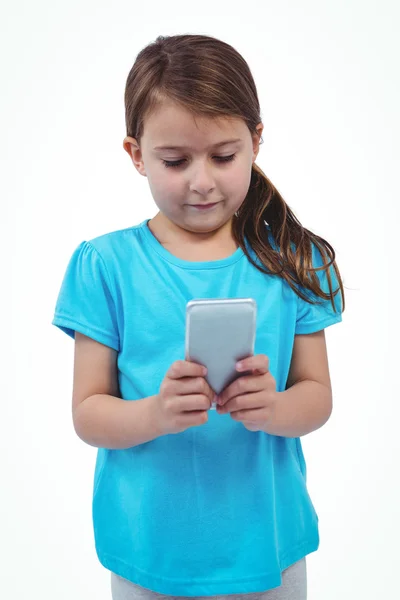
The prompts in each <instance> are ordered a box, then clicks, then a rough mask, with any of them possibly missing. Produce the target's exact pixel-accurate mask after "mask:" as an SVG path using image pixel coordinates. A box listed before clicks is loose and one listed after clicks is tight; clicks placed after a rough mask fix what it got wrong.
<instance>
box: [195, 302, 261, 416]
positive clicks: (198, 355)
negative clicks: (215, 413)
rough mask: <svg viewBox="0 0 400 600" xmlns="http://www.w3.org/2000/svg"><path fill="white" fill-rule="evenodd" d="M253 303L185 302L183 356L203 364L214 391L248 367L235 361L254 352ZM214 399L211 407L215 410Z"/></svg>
mask: <svg viewBox="0 0 400 600" xmlns="http://www.w3.org/2000/svg"><path fill="white" fill-rule="evenodd" d="M256 317H257V304H256V301H255V300H254V299H253V298H215V299H214V298H211V299H209V298H207V299H204V300H203V299H198V300H197V299H196V300H190V302H188V303H187V305H186V334H185V359H186V360H190V361H192V362H196V363H199V364H201V365H204V366H205V367H207V375H206V376H205V379H206V380H207V382H208V383H209V385H210V387H211V388H212V389H213V390H214V391H215V393H216V394H219V393H220V392H222V391H223V390H224V389H225V388H226V387H227V386H228V385H230V384H231V383H232V382H233V381H235V379H237V378H238V377H241V376H242V375H247V374H249V373H250V372H251V371H243V372H240V373H239V372H238V371H236V363H237V362H238V361H239V360H241V359H243V358H247V357H248V356H253V355H254V344H255V337H256ZM215 406H216V404H215V402H213V403H212V406H211V408H212V409H214V410H215Z"/></svg>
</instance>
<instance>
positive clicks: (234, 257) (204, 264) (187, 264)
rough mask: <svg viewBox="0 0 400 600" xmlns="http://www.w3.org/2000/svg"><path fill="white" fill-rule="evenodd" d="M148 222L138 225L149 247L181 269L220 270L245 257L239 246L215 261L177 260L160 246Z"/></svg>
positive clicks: (147, 220) (146, 220)
mask: <svg viewBox="0 0 400 600" xmlns="http://www.w3.org/2000/svg"><path fill="white" fill-rule="evenodd" d="M149 221H150V219H145V220H144V221H143V222H142V223H141V224H140V228H141V231H142V232H143V235H144V237H145V239H146V241H147V242H148V243H149V244H150V245H151V247H152V248H153V250H155V251H156V252H157V254H158V255H159V256H161V258H163V259H164V260H166V261H167V262H170V263H172V264H174V265H176V266H178V267H181V268H183V269H220V268H221V267H228V266H229V265H232V264H234V263H235V262H237V261H238V260H240V259H241V258H243V256H244V255H245V254H244V252H243V250H242V248H241V247H240V246H239V247H238V248H237V249H236V250H235V252H234V253H233V254H231V255H230V256H227V257H225V258H219V259H217V260H206V261H191V260H184V259H182V258H178V257H177V256H175V255H174V254H172V253H171V252H169V250H167V249H166V248H164V246H163V245H162V244H160V242H159V241H158V239H157V238H156V237H155V236H154V235H153V233H152V231H151V229H150V228H149V226H148V223H149ZM246 247H247V241H246Z"/></svg>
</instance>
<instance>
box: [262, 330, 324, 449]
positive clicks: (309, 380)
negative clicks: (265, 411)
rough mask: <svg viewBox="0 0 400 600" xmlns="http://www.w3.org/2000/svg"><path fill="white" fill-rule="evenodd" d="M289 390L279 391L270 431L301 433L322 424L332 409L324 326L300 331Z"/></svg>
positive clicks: (275, 433) (289, 433)
mask: <svg viewBox="0 0 400 600" xmlns="http://www.w3.org/2000/svg"><path fill="white" fill-rule="evenodd" d="M286 388H287V389H286V390H285V391H284V392H278V402H277V403H276V406H275V412H274V418H273V426H272V428H271V427H269V429H268V431H269V433H272V435H279V436H284V437H300V436H303V435H307V433H311V432H312V431H315V430H316V429H319V428H320V427H322V426H323V425H324V424H325V423H326V422H327V421H328V419H329V417H330V415H331V413H332V388H331V381H330V375H329V366H328V356H327V349H326V342H325V332H324V330H321V331H318V332H316V333H311V334H308V335H296V336H295V341H294V346H293V354H292V361H291V365H290V371H289V376H288V381H287V386H286Z"/></svg>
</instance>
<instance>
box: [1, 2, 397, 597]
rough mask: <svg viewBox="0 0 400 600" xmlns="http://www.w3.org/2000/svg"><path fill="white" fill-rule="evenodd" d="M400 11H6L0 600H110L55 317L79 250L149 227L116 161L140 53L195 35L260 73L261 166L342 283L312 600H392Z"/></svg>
mask: <svg viewBox="0 0 400 600" xmlns="http://www.w3.org/2000/svg"><path fill="white" fill-rule="evenodd" d="M399 10H400V9H399V5H398V3H396V2H395V1H393V2H389V1H388V0H383V1H382V0H381V1H380V2H377V1H366V0H364V1H362V0H347V1H344V0H331V1H326V2H323V1H317V0H314V1H310V0H303V1H302V2H298V1H297V0H292V1H288V0H283V1H282V0H280V1H279V2H268V1H264V2H259V3H243V2H239V3H234V2H207V1H202V2H201V3H198V4H197V3H193V2H176V1H169V2H166V3H161V2H160V3H158V2H153V3H147V2H146V3H139V2H133V1H131V2H127V1H115V2H114V3H111V2H105V1H104V0H103V1H101V0H96V2H94V1H91V0H79V2H78V1H77V0H69V1H68V2H66V1H65V2H61V1H56V0H52V1H50V0H36V2H28V1H21V0H14V1H13V2H12V3H11V2H10V1H9V2H8V3H6V2H2V4H1V15H0V22H1V32H0V44H1V47H0V57H1V58H0V61H1V72H2V76H1V81H0V83H1V94H0V96H1V97H0V102H1V111H0V119H1V126H2V127H1V140H2V143H1V147H0V152H1V161H2V175H1V187H2V190H1V196H0V199H1V200H0V201H1V225H2V227H1V229H2V235H1V244H2V248H1V253H0V255H1V261H2V265H1V267H2V274H3V277H2V294H1V302H2V305H3V310H2V314H3V322H2V342H3V343H2V356H3V360H2V361H1V365H2V367H3V368H2V373H1V376H2V379H1V419H0V423H1V436H0V440H1V447H0V450H1V454H0V456H1V459H0V460H1V465H0V466H1V471H0V472H1V495H0V503H1V506H0V519H1V521H0V537H1V544H0V553H1V555H0V565H1V566H0V570H1V577H0V596H1V597H2V598H5V599H7V600H17V599H18V600H22V599H25V598H33V599H36V598H37V599H40V600H50V599H51V600H55V599H56V600H67V599H68V600H70V599H71V598H73V599H74V600H87V599H92V598H93V599H96V600H106V599H110V598H111V592H110V573H109V571H107V570H106V569H104V567H102V566H101V564H100V563H99V562H98V560H97V557H96V553H95V548H94V539H93V534H92V521H91V501H92V482H93V469H94V462H95V456H96V449H95V448H93V447H91V446H88V445H87V444H85V443H84V442H82V441H81V440H80V439H79V438H78V437H77V435H76V434H75V432H74V429H73V425H72V419H71V396H72V372H73V371H72V369H73V341H72V340H71V339H70V338H68V337H67V336H66V335H65V334H63V333H62V332H60V330H58V329H57V328H55V327H54V326H52V325H51V320H52V318H53V312H54V308H55V302H56V298H57V294H58V291H59V287H60V285H61V280H62V277H63V275H64V271H65V268H66V266H67V262H68V261H69V258H70V256H71V254H72V252H73V250H74V249H75V248H76V246H77V245H78V244H79V243H80V242H81V241H82V240H89V239H90V238H92V237H95V236H97V235H101V234H103V233H106V232H110V231H114V230H116V229H121V228H125V227H129V226H132V225H135V224H138V223H140V222H141V221H142V220H143V219H145V218H150V217H152V216H154V215H155V214H156V212H157V208H156V206H155V204H154V202H153V200H152V197H151V194H150V189H149V187H148V182H147V179H146V178H145V177H141V176H140V175H139V174H138V173H137V171H136V170H135V168H134V166H133V165H132V162H131V160H130V158H129V156H128V155H127V154H126V152H125V151H124V150H123V148H122V141H123V138H124V136H125V135H126V132H125V122H124V103H123V94H124V88H125V82H126V78H127V75H128V72H129V70H130V68H131V66H132V64H133V62H134V60H135V57H136V55H137V53H138V52H139V51H140V50H141V49H142V48H143V47H144V46H145V45H147V44H148V43H150V42H152V41H154V40H155V38H156V37H157V36H158V35H160V34H163V35H172V34H182V33H201V34H207V35H212V36H215V37H218V38H220V39H222V40H224V41H226V42H228V43H230V44H232V45H233V46H234V47H235V48H236V49H237V50H238V51H239V52H240V53H241V54H242V55H243V57H244V58H245V60H246V61H247V62H248V64H249V66H250V68H251V71H252V73H253V76H254V78H255V81H256V85H257V88H258V92H259V99H260V103H261V109H262V119H263V122H264V125H265V129H264V132H263V139H264V144H262V145H261V147H260V153H259V156H258V158H257V162H258V164H259V165H260V166H261V168H262V169H263V170H264V172H265V173H266V174H267V176H268V177H269V178H270V179H271V181H272V182H273V183H274V185H275V186H276V187H277V188H278V190H279V191H280V193H281V194H282V195H283V197H284V199H285V200H286V202H287V203H288V204H289V206H290V207H291V208H292V209H293V210H294V212H295V214H296V216H297V217H298V218H299V219H300V221H301V222H302V224H303V225H304V226H306V227H307V228H309V229H311V230H313V231H314V232H316V233H317V234H319V235H322V237H324V238H325V239H327V240H328V241H329V242H330V243H331V244H332V245H333V247H334V248H335V250H336V253H337V262H338V265H339V268H340V270H341V273H342V276H343V279H344V285H345V291H346V303H347V306H346V310H345V312H344V315H343V322H342V323H341V324H338V325H335V326H333V327H330V328H328V329H327V330H326V337H327V342H328V351H329V359H330V370H331V378H332V385H333V392H334V411H333V414H332V416H331V418H330V420H329V421H328V423H327V424H326V425H325V426H324V427H322V428H321V429H319V430H318V431H316V432H314V433H312V434H310V435H308V436H305V437H303V438H302V440H303V448H304V452H305V456H306V461H307V466H308V487H309V492H310V495H311V497H312V499H313V502H314V505H315V507H316V510H317V512H318V515H319V518H320V536H321V544H320V548H319V550H318V551H317V552H315V553H313V554H311V555H309V557H308V559H307V564H308V589H309V594H308V598H309V600H322V599H323V600H337V599H338V598H340V599H341V600H347V599H348V600H350V599H351V600H353V599H354V598H357V599H358V598H360V599H361V598H362V599H363V600H370V599H371V600H372V599H374V600H375V599H376V598H384V597H385V598H389V597H390V598H395V597H400V592H399V589H400V584H399V579H398V562H399V557H400V556H399V536H400V517H399V507H400V497H399V496H400V494H399V489H400V485H399V475H400V471H399V463H398V460H399V450H400V445H399V428H398V427H399V426H398V419H399V416H400V412H399V408H398V404H399V401H400V394H399V383H398V382H399V380H398V372H399V371H398V359H399V350H398V347H399V327H398V313H397V312H396V309H397V307H398V300H397V295H398V292H399V284H398V261H397V256H396V254H395V251H396V250H397V245H396V249H395V243H396V242H397V235H398V216H399V212H398V206H397V203H398V201H399V185H398V175H399V164H400V163H399V158H400V156H399V154H400V152H399V134H400V128H399V106H400V91H399V90H400V81H399V71H400V70H399V52H400V47H399ZM4 215H5V217H4ZM397 594H399V595H397Z"/></svg>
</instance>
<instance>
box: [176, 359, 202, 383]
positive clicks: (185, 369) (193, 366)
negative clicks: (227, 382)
mask: <svg viewBox="0 0 400 600" xmlns="http://www.w3.org/2000/svg"><path fill="white" fill-rule="evenodd" d="M206 374H207V368H206V367H204V366H203V365H200V364H198V363H195V362H192V361H189V360H177V361H175V362H174V363H172V365H171V366H170V368H169V369H168V372H167V376H168V377H169V378H170V379H180V378H181V377H204V375H206Z"/></svg>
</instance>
